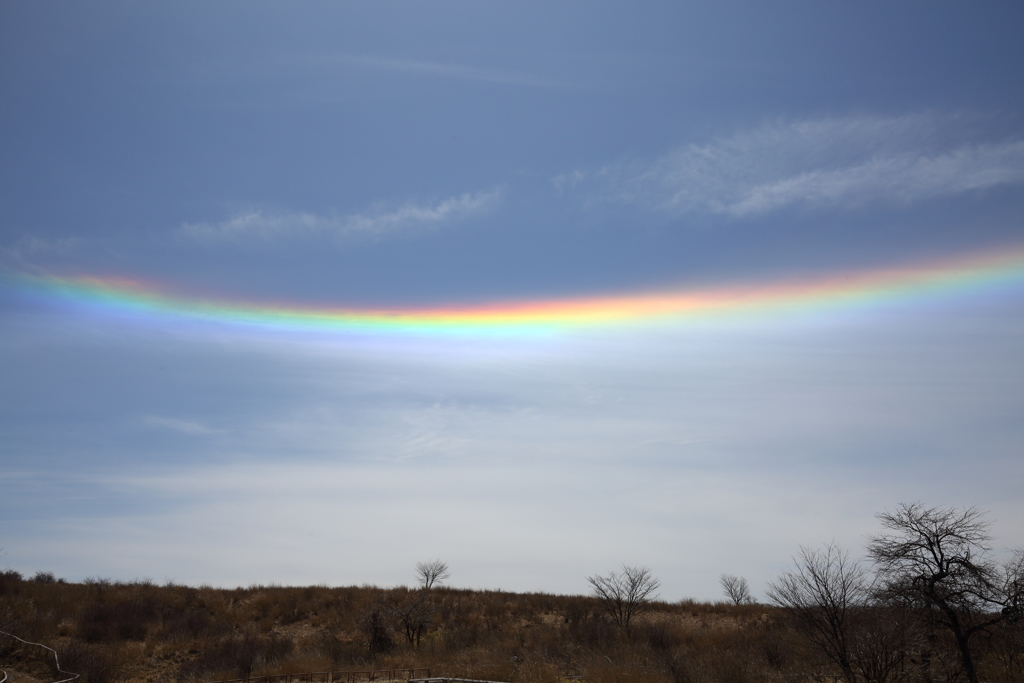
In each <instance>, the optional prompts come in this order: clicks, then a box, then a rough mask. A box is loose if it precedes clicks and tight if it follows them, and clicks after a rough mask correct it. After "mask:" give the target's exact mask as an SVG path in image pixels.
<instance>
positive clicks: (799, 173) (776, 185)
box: [553, 115, 1024, 218]
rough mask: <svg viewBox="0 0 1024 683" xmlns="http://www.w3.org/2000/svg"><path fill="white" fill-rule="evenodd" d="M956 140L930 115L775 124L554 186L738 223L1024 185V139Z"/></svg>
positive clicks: (561, 179)
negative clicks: (775, 214)
mask: <svg viewBox="0 0 1024 683" xmlns="http://www.w3.org/2000/svg"><path fill="white" fill-rule="evenodd" d="M958 137H962V133H960V132H958V131H956V130H953V126H952V125H951V124H949V123H948V122H946V121H944V120H942V119H940V118H938V117H936V116H932V115H908V116H903V117H893V118H882V117H849V118H838V119H821V120H813V121H801V122H796V123H776V124H770V125H765V126H761V127H760V128H757V129H755V130H752V131H748V132H745V133H740V134H737V135H734V136H732V137H727V138H717V139H714V140H712V141H710V142H708V143H707V144H704V145H696V144H691V145H687V146H685V147H682V148H679V149H677V150H675V151H673V152H671V153H669V154H667V155H665V156H664V157H662V158H660V159H656V160H654V161H650V162H634V163H628V164H613V165H608V166H605V167H603V168H601V169H599V170H597V171H587V172H584V171H582V170H575V171H573V172H571V173H566V174H562V175H560V176H557V177H556V178H554V179H553V182H554V184H555V186H556V187H557V188H558V189H559V190H560V191H566V190H572V189H584V190H587V189H592V188H594V187H595V186H596V187H597V188H599V189H600V191H601V192H602V193H603V194H605V195H610V196H612V197H614V198H616V199H618V200H620V201H626V202H630V203H636V204H639V205H642V206H646V207H648V208H652V209H659V210H663V211H668V212H671V213H677V214H685V213H706V214H719V215H726V216H729V217H733V218H744V217H751V216H758V215H763V214H767V213H770V212H772V211H777V210H780V209H785V208H787V207H794V208H807V209H824V208H832V209H854V208H859V207H864V206H869V205H875V204H889V205H906V204H911V203H913V202H917V201H921V200H926V199H930V198H933V197H936V196H941V195H957V194H964V193H967V192H971V191H975V190H982V189H986V188H992V187H997V186H1000V185H1009V184H1019V183H1022V182H1024V141H1020V140H1010V141H1003V142H989V143H980V144H979V143H958V142H956V141H955V140H956V138H958ZM939 139H941V140H942V142H941V143H937V142H936V140H939Z"/></svg>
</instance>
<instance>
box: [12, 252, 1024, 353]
mask: <svg viewBox="0 0 1024 683" xmlns="http://www.w3.org/2000/svg"><path fill="white" fill-rule="evenodd" d="M12 284H13V285H14V288H15V289H16V290H18V291H20V292H22V293H24V294H27V295H29V296H33V297H42V298H43V299H44V300H46V301H49V302H54V303H59V304H65V305H68V304H70V305H74V306H78V307H83V308H87V309H89V310H92V311H100V312H103V311H107V312H110V313H116V314H119V315H140V316H161V317H173V318H176V319H187V320H192V321H204V320H205V321H213V322H217V323H224V324H234V325H247V326H258V327H263V328H273V329H281V330H290V331H303V330H306V331H313V332H329V333H330V332H342V333H371V334H389V335H396V334H407V335H467V336H491V335H498V336H516V335H538V334H550V333H553V332H559V331H569V330H573V329H577V328H593V327H618V326H622V325H636V324H658V323H675V322H679V323H686V322H700V321H706V320H716V319H723V318H734V317H737V316H745V315H771V314H774V313H778V312H800V311H804V310H807V311H817V310H834V309H843V308H850V307H857V306H864V305H868V306H870V305H873V304H883V303H886V302H889V301H900V300H907V299H912V298H920V297H925V298H934V297H939V296H942V295H944V294H956V293H960V292H972V291H982V290H986V289H992V288H996V289H1002V288H1005V287H1007V286H1017V285H1021V284H1024V248H1022V247H1014V248H1004V249H1000V250H998V251H989V252H985V253H981V254H972V255H970V256H964V257H960V258H957V259H952V260H945V261H937V262H930V263H926V264H917V265H912V266H905V267H900V268H889V269H883V270H870V271H855V272H846V273H841V274H834V275H830V276H828V277H819V278H814V279H806V280H799V281H785V282H773V283H767V284H744V285H736V286H726V287H711V288H705V289H685V290H674V291H673V290H666V291H657V292H646V293H637V294H624V295H618V296H598V297H582V298H571V299H552V300H540V301H507V302H498V303H493V304H484V305H471V306H439V307H425V308H393V309H388V308H354V307H351V308H348V307H313V306H303V305H264V304H260V303H254V302H240V301H230V300H226V299H213V298H202V297H188V296H176V295H174V294H173V293H170V292H168V291H166V290H161V289H160V288H158V287H154V286H151V285H148V284H146V283H145V282H142V281H139V280H132V279H126V278H117V277H51V276H45V277H38V276H33V277H28V276H24V277H19V278H16V279H15V280H14V281H13V283H12Z"/></svg>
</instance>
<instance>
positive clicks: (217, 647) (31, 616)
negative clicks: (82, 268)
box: [0, 572, 1010, 683]
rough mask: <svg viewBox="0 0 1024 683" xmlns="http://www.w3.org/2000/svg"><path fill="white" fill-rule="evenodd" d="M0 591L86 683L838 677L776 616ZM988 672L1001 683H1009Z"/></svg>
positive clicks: (29, 583)
mask: <svg viewBox="0 0 1024 683" xmlns="http://www.w3.org/2000/svg"><path fill="white" fill-rule="evenodd" d="M0 577H2V578H0V629H2V630H4V631H7V632H10V633H15V634H17V635H19V636H21V637H22V638H25V639H27V640H31V641H35V642H41V643H45V644H48V645H50V646H52V647H54V648H56V649H57V650H58V651H59V653H60V654H61V663H62V665H63V668H64V669H66V670H70V671H76V672H81V673H82V674H84V675H83V679H82V680H83V683H108V682H114V681H126V682H139V683H141V682H143V681H146V682H154V683H155V682H157V681H160V682H165V681H178V682H181V683H193V682H199V681H215V680H224V679H230V678H239V677H245V676H247V675H253V676H255V675H261V674H267V673H285V672H306V671H327V670H334V671H340V670H352V669H360V670H365V669H370V668H380V669H382V668H397V667H402V668H410V667H429V668H430V669H431V673H432V674H433V675H435V676H438V675H449V676H460V677H468V678H481V679H490V680H498V681H516V682H517V683H520V682H521V683H528V682H534V681H536V682H538V683H539V682H542V681H566V680H584V681H587V682H590V683H601V682H611V681H631V680H632V681H654V682H658V681H666V682H693V683H697V682H703V681H708V682H712V681H715V682H722V683H743V682H746V681H805V680H806V681H822V680H827V679H828V677H829V676H831V675H833V674H835V671H833V670H832V669H831V668H830V666H829V665H828V664H827V663H826V662H825V661H823V660H822V659H821V658H820V657H819V656H817V655H816V653H815V651H814V650H813V649H812V648H810V647H808V646H806V645H805V642H804V641H803V640H802V639H801V638H800V637H799V636H798V635H797V634H796V633H795V632H793V631H792V630H791V629H790V627H789V626H788V625H787V619H786V614H785V612H783V611H781V610H779V609H778V608H772V607H766V606H762V605H738V606H737V605H727V604H699V603H693V602H682V603H664V602H655V603H652V604H651V605H650V609H649V611H647V612H646V613H644V614H643V615H642V616H641V617H640V618H639V620H638V622H637V623H636V624H635V626H634V627H633V628H632V629H631V630H630V631H629V632H626V631H624V630H623V629H621V628H618V627H616V626H614V625H613V624H611V623H609V621H608V620H607V619H606V618H605V616H604V614H603V612H602V609H601V604H600V603H599V602H598V601H597V600H596V599H594V598H591V597H586V596H565V595H547V594H517V593H505V592H501V591H471V590H460V589H453V588H435V589H432V590H429V591H428V590H422V589H415V590H414V589H408V588H394V589H383V588H377V587H373V586H362V587H355V586H352V587H340V588H329V587H325V586H309V587H279V586H252V587H249V588H237V589H214V588H209V587H199V588H195V587H189V586H179V585H164V586H157V585H154V584H152V583H148V582H134V583H127V584H123V583H111V582H109V581H89V582H86V583H82V584H74V583H65V582H61V581H55V580H52V577H50V576H48V575H40V576H38V577H36V579H34V580H24V579H22V578H21V577H20V576H18V575H17V574H16V573H13V572H7V573H5V574H2V575H0ZM44 655H45V652H44V651H42V650H41V649H40V648H34V647H29V646H25V645H22V644H20V643H18V642H17V641H14V640H13V639H11V638H7V637H0V665H2V666H3V667H5V668H14V669H16V670H17V671H19V672H23V673H26V674H30V675H33V676H35V677H37V678H39V679H40V680H52V678H47V677H48V676H51V675H52V674H53V671H52V666H51V664H50V663H48V662H47V659H46V657H45V656H44ZM989 668H990V671H989V672H988V674H989V678H988V679H987V680H1005V681H1009V680H1010V679H1009V678H999V677H997V676H993V675H992V673H993V672H995V673H996V674H997V675H998V671H996V667H989ZM26 680H27V679H26ZM908 680H910V679H908ZM937 680H942V676H939V677H937Z"/></svg>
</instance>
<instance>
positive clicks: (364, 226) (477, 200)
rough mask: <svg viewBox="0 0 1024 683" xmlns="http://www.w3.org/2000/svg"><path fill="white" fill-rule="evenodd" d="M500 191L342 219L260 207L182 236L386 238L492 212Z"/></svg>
mask: <svg viewBox="0 0 1024 683" xmlns="http://www.w3.org/2000/svg"><path fill="white" fill-rule="evenodd" d="M500 195H501V191H500V190H497V189H495V190H491V191H489V192H475V193H468V192H467V193H465V194H462V195H458V196H454V197H449V198H448V199H445V200H443V201H441V202H437V203H435V204H415V203H411V202H410V203H406V204H403V205H400V206H398V207H388V206H386V205H383V204H378V205H375V206H373V207H371V208H370V209H368V210H367V211H364V212H360V213H352V214H348V215H346V216H340V217H338V216H319V215H317V214H313V213H303V212H294V213H272V212H269V211H264V210H262V209H256V210H251V211H246V212H242V213H239V214H237V215H235V216H232V217H231V218H229V219H228V220H226V221H222V222H219V223H186V224H184V225H183V226H182V234H183V235H184V236H185V237H187V238H188V239H191V240H194V241H198V242H204V243H217V242H245V241H257V242H269V241H279V240H289V239H308V238H311V237H323V236H327V237H331V238H334V239H336V240H341V239H345V238H355V237H368V238H373V237H384V236H392V235H399V234H403V233H413V232H419V231H423V230H429V229H433V228H437V227H440V226H443V225H447V224H451V223H455V222H457V221H460V220H464V219H466V218H469V217H471V216H474V215H479V214H481V213H484V212H486V211H487V210H489V209H490V208H491V207H492V206H493V205H494V204H495V203H496V202H497V201H498V199H499V197H500Z"/></svg>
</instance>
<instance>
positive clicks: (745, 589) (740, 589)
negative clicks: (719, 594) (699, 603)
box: [718, 574, 754, 605]
mask: <svg viewBox="0 0 1024 683" xmlns="http://www.w3.org/2000/svg"><path fill="white" fill-rule="evenodd" d="M718 583H720V584H722V590H724V591H725V595H726V597H728V598H729V599H730V600H732V601H733V602H734V603H736V604H737V605H749V604H750V603H752V602H754V598H753V597H751V595H750V587H749V586H748V585H747V580H746V579H744V578H743V577H742V576H733V575H732V574H722V575H721V576H720V577H719V578H718Z"/></svg>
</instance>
